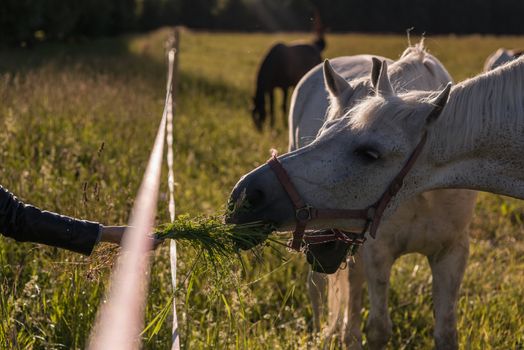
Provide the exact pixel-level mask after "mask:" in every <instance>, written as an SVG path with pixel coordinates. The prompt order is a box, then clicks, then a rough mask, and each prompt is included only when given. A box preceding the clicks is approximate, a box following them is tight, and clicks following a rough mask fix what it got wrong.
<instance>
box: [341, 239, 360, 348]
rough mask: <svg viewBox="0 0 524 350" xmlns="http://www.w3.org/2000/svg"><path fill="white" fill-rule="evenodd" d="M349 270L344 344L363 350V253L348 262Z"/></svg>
mask: <svg viewBox="0 0 524 350" xmlns="http://www.w3.org/2000/svg"><path fill="white" fill-rule="evenodd" d="M361 249H363V247H361ZM361 249H359V250H361ZM347 269H348V273H349V276H348V278H349V300H348V304H347V305H348V307H347V309H346V312H347V313H346V315H344V316H345V317H344V327H345V328H344V344H345V346H346V347H347V348H348V349H350V350H360V349H362V331H361V329H360V324H361V322H362V317H361V315H360V310H362V291H363V287H364V280H365V275H364V262H363V257H362V253H361V252H359V253H358V254H356V255H355V259H354V261H349V262H348V267H347ZM348 321H349V322H348Z"/></svg>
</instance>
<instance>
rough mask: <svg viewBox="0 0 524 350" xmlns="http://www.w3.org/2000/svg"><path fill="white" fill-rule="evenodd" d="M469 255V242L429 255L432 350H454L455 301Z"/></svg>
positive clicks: (455, 330)
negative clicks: (432, 311) (433, 327)
mask: <svg viewBox="0 0 524 350" xmlns="http://www.w3.org/2000/svg"><path fill="white" fill-rule="evenodd" d="M468 255H469V240H468V237H467V235H465V238H464V240H462V241H461V242H457V243H454V244H453V245H451V246H450V247H448V248H447V249H446V250H445V251H444V252H443V253H438V254H435V255H433V256H429V257H428V260H429V263H430V265H431V273H432V274H433V308H434V314H435V330H434V339H435V347H436V349H458V339H457V338H458V336H457V300H458V296H459V290H460V284H461V282H462V277H463V276H464V270H465V269H466V263H467V261H468Z"/></svg>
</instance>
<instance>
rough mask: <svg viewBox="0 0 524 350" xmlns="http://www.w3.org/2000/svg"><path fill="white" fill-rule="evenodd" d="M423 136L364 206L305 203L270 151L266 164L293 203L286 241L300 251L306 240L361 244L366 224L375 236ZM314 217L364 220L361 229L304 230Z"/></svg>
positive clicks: (313, 242) (306, 243)
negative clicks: (292, 223)
mask: <svg viewBox="0 0 524 350" xmlns="http://www.w3.org/2000/svg"><path fill="white" fill-rule="evenodd" d="M426 139H427V132H426V131H424V134H423V135H422V137H421V139H420V141H419V143H418V144H417V146H416V147H415V149H414V150H413V152H412V153H411V155H410V156H409V158H408V160H407V161H406V163H405V164H404V166H403V167H402V169H400V171H399V173H398V174H397V176H395V178H394V179H393V180H392V181H391V183H390V184H389V186H388V188H387V189H386V191H384V193H383V194H382V196H381V197H380V198H379V199H378V201H376V202H375V203H374V204H372V205H370V206H369V207H367V208H365V209H328V208H323V209H320V208H315V207H312V206H311V205H309V204H307V203H306V202H305V201H304V200H303V199H302V197H301V196H300V194H299V193H298V191H297V189H296V188H295V185H293V182H292V181H291V179H290V177H289V175H288V173H287V171H286V169H284V167H283V166H282V164H281V163H280V161H279V160H278V158H277V155H276V152H274V153H273V155H272V157H271V158H270V159H269V160H268V161H267V164H268V165H269V167H270V168H271V170H273V172H274V173H275V175H276V176H277V178H278V180H279V182H280V184H281V185H282V187H283V188H284V190H285V191H286V193H287V194H288V196H289V198H290V199H291V202H292V203H293V207H294V208H295V220H296V226H295V230H294V231H293V239H292V241H291V244H290V247H291V249H294V250H296V251H300V250H301V248H302V247H303V246H304V245H305V246H306V247H307V246H308V245H309V244H320V243H326V242H331V241H344V242H346V243H351V244H356V245H361V244H363V243H364V240H365V238H364V235H365V233H366V231H367V230H368V228H369V234H370V235H371V237H373V238H375V235H376V232H377V229H378V225H379V224H380V219H381V218H382V214H383V213H384V210H385V209H386V207H387V205H388V203H389V202H390V201H391V199H392V198H393V197H394V196H395V195H396V194H397V193H398V191H399V190H400V189H401V188H402V185H403V182H404V177H406V175H407V173H408V172H409V171H410V170H411V168H412V167H413V165H414V164H415V162H416V160H417V158H418V156H419V155H420V153H421V152H422V149H423V148H424V145H425V144H426ZM315 219H362V220H365V221H366V224H365V225H364V228H363V230H362V232H361V233H354V232H347V231H342V230H338V229H331V230H328V231H323V232H325V233H323V234H312V235H311V234H305V231H306V226H307V224H308V222H309V221H311V220H315Z"/></svg>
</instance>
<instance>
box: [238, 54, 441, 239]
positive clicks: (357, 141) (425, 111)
mask: <svg viewBox="0 0 524 350" xmlns="http://www.w3.org/2000/svg"><path fill="white" fill-rule="evenodd" d="M371 80H372V83H373V86H374V90H375V94H374V96H370V97H368V98H367V99H366V100H364V101H363V102H362V103H360V104H358V105H356V106H355V107H353V108H352V109H351V110H350V111H349V112H348V114H346V115H345V116H343V117H341V118H337V119H332V120H328V121H326V123H325V124H324V125H323V127H322V129H321V130H320V131H319V134H318V136H317V138H316V139H315V140H314V141H313V142H312V143H310V144H309V145H307V146H306V147H303V148H299V149H297V150H295V151H293V152H290V153H288V154H285V155H282V156H280V157H278V161H279V162H280V164H281V165H282V167H283V168H284V169H285V171H286V172H287V175H288V176H289V178H290V179H291V181H292V183H293V185H294V187H295V188H296V190H297V192H298V193H299V194H300V196H301V197H302V200H303V202H305V203H307V205H308V206H310V207H313V208H335V209H342V210H345V211H348V212H349V211H352V210H353V211H355V212H357V211H359V210H362V211H366V212H369V213H370V216H369V217H364V216H360V217H358V216H356V217H347V218H346V217H336V218H335V217H321V216H318V217H315V218H314V219H313V220H311V221H308V223H307V224H308V229H328V228H338V229H340V230H344V231H352V232H359V231H362V230H363V229H364V228H365V227H367V225H368V224H369V221H370V220H371V221H373V220H376V224H378V222H379V221H380V216H381V215H378V216H377V215H376V213H375V212H376V211H378V208H377V203H378V202H380V201H381V199H382V198H384V197H388V196H389V197H390V198H388V200H387V202H386V205H384V208H382V209H381V210H384V209H386V206H387V207H388V209H387V210H386V211H385V213H384V217H387V216H388V215H390V214H391V212H392V210H393V209H394V208H395V207H396V206H397V205H398V202H399V199H398V198H399V197H402V196H400V192H402V191H400V192H399V196H396V197H395V194H396V193H397V192H398V191H399V190H401V189H400V187H403V189H405V187H406V186H408V187H409V184H416V182H417V181H419V180H420V176H422V173H421V172H419V171H418V169H417V168H418V167H420V166H421V164H423V163H424V162H425V157H427V154H426V152H424V149H423V148H421V147H420V145H421V144H422V146H423V143H422V142H421V140H422V139H425V136H423V135H425V134H426V132H427V131H428V130H429V129H431V128H432V126H433V125H434V123H435V121H436V120H437V119H438V117H439V115H440V112H441V111H442V109H443V108H444V106H445V104H446V102H447V99H448V95H449V92H450V86H451V85H450V84H448V86H447V87H446V88H445V89H443V90H442V91H441V92H439V93H438V94H435V93H431V92H425V93H423V94H424V96H425V97H424V98H420V95H421V92H420V91H419V92H417V93H406V94H402V95H397V94H396V93H395V92H394V89H393V87H392V85H391V82H390V79H389V76H388V65H387V63H386V62H385V61H384V62H382V64H381V67H380V71H378V72H377V70H374V72H373V73H372V79H371ZM418 148H421V150H422V151H421V152H419V151H417V152H416V153H417V157H418V160H417V163H416V164H415V166H414V167H413V169H411V167H412V165H413V164H410V165H409V169H408V170H409V172H407V173H406V174H404V175H403V176H402V179H401V180H403V181H400V182H399V183H395V181H394V180H395V179H396V178H398V175H399V174H401V173H402V172H403V171H404V169H405V168H406V164H409V163H412V161H411V160H410V159H411V158H412V156H413V154H414V153H415V152H414V151H415V150H416V149H418ZM418 153H420V156H419V154H418ZM392 184H395V186H393V187H394V188H393V189H392V186H391V185H392ZM403 185H404V186H403ZM388 193H391V194H388ZM386 194H387V195H386ZM241 197H242V200H243V201H246V202H247V203H249V206H248V208H249V210H242V211H235V210H233V212H232V213H231V216H230V218H229V220H230V221H231V222H236V223H243V222H252V221H263V222H270V223H272V224H273V225H274V226H275V227H276V228H277V230H282V231H286V230H289V229H292V228H293V227H294V225H295V222H296V221H297V220H298V215H299V211H298V210H296V205H294V204H293V203H292V202H291V200H290V197H291V196H290V195H289V191H288V190H286V189H285V188H284V186H283V184H282V182H281V181H280V180H279V178H278V177H277V176H275V172H274V171H273V170H272V169H271V167H270V166H269V165H268V164H266V165H262V166H260V167H258V168H257V169H255V170H253V171H251V172H250V173H248V174H247V175H245V176H243V177H242V178H241V179H240V181H239V182H238V183H237V184H236V186H235V188H234V189H233V192H232V194H231V197H230V203H237V202H239V198H241ZM370 209H374V210H370ZM373 225H375V223H373V224H372V227H373Z"/></svg>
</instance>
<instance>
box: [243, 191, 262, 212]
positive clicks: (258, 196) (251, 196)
mask: <svg viewBox="0 0 524 350" xmlns="http://www.w3.org/2000/svg"><path fill="white" fill-rule="evenodd" d="M265 198H266V195H265V194H264V192H263V191H261V190H258V189H256V190H253V191H250V192H249V193H247V195H246V200H247V203H249V206H250V207H251V208H253V209H255V208H258V207H260V206H262V205H263V204H264V200H265Z"/></svg>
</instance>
